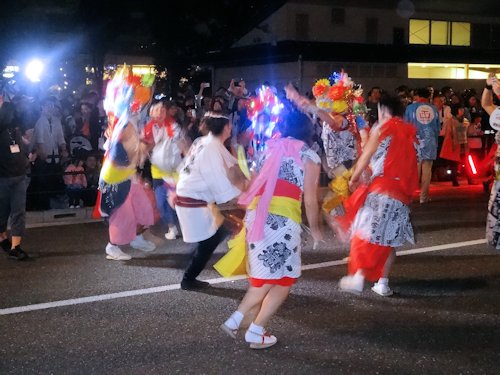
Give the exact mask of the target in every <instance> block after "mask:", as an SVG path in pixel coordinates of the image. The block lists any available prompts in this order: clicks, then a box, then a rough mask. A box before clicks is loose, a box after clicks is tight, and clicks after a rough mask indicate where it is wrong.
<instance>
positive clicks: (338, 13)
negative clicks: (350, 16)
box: [332, 8, 345, 25]
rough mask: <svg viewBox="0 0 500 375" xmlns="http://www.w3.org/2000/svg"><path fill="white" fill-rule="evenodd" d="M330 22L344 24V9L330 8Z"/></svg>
mask: <svg viewBox="0 0 500 375" xmlns="http://www.w3.org/2000/svg"><path fill="white" fill-rule="evenodd" d="M332 24H334V25H344V24H345V9H344V8H332Z"/></svg>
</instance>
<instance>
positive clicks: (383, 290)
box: [372, 283, 393, 297]
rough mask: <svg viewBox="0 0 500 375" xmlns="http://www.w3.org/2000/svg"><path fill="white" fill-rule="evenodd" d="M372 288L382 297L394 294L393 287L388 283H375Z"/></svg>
mask: <svg viewBox="0 0 500 375" xmlns="http://www.w3.org/2000/svg"><path fill="white" fill-rule="evenodd" d="M372 290H373V291H374V292H375V293H377V294H378V295H379V296H382V297H389V296H392V293H393V292H392V290H391V288H389V285H387V284H380V283H375V284H374V285H373V287H372Z"/></svg>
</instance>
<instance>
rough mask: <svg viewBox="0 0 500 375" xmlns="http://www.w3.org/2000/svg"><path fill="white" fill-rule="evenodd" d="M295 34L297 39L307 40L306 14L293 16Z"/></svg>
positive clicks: (307, 21) (307, 20) (307, 18)
mask: <svg viewBox="0 0 500 375" xmlns="http://www.w3.org/2000/svg"><path fill="white" fill-rule="evenodd" d="M295 33H296V36H297V39H301V40H307V39H309V15H308V14H306V13H299V14H297V15H296V16H295Z"/></svg>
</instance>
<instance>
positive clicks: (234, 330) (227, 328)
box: [220, 323, 238, 339]
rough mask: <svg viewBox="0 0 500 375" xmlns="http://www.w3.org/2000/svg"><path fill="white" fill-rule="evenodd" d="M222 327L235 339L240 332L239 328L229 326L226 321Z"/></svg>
mask: <svg viewBox="0 0 500 375" xmlns="http://www.w3.org/2000/svg"><path fill="white" fill-rule="evenodd" d="M220 329H222V330H223V331H224V332H225V333H227V335H228V336H229V337H231V338H233V339H236V334H237V333H238V330H237V329H231V328H229V327H228V326H227V325H226V324H225V323H222V324H221V325H220Z"/></svg>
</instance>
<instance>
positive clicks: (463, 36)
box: [451, 22, 470, 46]
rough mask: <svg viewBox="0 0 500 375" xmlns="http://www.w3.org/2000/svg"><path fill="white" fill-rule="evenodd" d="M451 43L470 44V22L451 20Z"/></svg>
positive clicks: (457, 44) (453, 44)
mask: <svg viewBox="0 0 500 375" xmlns="http://www.w3.org/2000/svg"><path fill="white" fill-rule="evenodd" d="M451 45H452V46H470V23H468V22H451Z"/></svg>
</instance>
